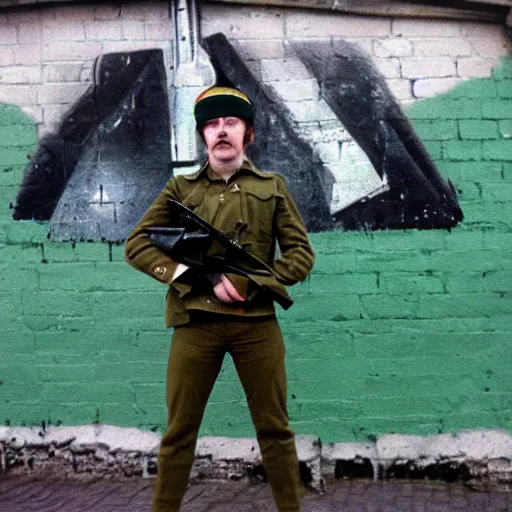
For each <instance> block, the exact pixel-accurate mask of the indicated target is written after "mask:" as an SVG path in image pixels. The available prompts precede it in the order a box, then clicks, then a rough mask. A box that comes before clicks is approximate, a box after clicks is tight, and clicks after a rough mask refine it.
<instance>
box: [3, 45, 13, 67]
mask: <svg viewBox="0 0 512 512" xmlns="http://www.w3.org/2000/svg"><path fill="white" fill-rule="evenodd" d="M15 48H16V47H15V46H4V47H0V66H11V65H12V64H14V49H15Z"/></svg>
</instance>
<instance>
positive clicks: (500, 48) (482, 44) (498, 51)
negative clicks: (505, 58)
mask: <svg viewBox="0 0 512 512" xmlns="http://www.w3.org/2000/svg"><path fill="white" fill-rule="evenodd" d="M471 46H473V49H474V50H475V53H476V55H478V56H479V57H483V58H492V57H494V58H496V57H497V56H499V55H507V54H508V50H509V45H508V44H507V41H506V40H505V39H504V38H503V39H501V38H500V39H493V38H488V39H471Z"/></svg>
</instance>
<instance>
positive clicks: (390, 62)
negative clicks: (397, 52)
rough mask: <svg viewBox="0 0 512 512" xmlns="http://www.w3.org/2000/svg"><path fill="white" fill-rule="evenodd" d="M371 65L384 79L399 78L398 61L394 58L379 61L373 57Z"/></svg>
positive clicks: (379, 59)
mask: <svg viewBox="0 0 512 512" xmlns="http://www.w3.org/2000/svg"><path fill="white" fill-rule="evenodd" d="M372 60H373V63H374V64H375V66H376V67H377V69H378V70H379V72H380V73H381V74H382V76H383V77H384V78H400V77H401V76H403V75H401V74H400V60H399V59H395V58H388V59H381V58H378V57H374V58H373V59H372Z"/></svg>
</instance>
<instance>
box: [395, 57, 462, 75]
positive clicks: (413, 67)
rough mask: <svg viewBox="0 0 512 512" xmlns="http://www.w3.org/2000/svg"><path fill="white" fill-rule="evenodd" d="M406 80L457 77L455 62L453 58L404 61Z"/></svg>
mask: <svg viewBox="0 0 512 512" xmlns="http://www.w3.org/2000/svg"><path fill="white" fill-rule="evenodd" d="M401 62H402V76H403V77H404V78H428V77H432V78H445V77H449V76H456V75H457V68H456V63H455V60H454V59H452V58H451V57H437V58H434V57H425V58H418V59H402V61H401Z"/></svg>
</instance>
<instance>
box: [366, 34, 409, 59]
mask: <svg viewBox="0 0 512 512" xmlns="http://www.w3.org/2000/svg"><path fill="white" fill-rule="evenodd" d="M373 53H374V54H375V56H377V57H383V58H387V57H410V56H411V55H412V43H411V42H410V41H408V40H407V39H402V38H399V37H393V38H390V39H379V40H377V41H375V42H374V44H373Z"/></svg>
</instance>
